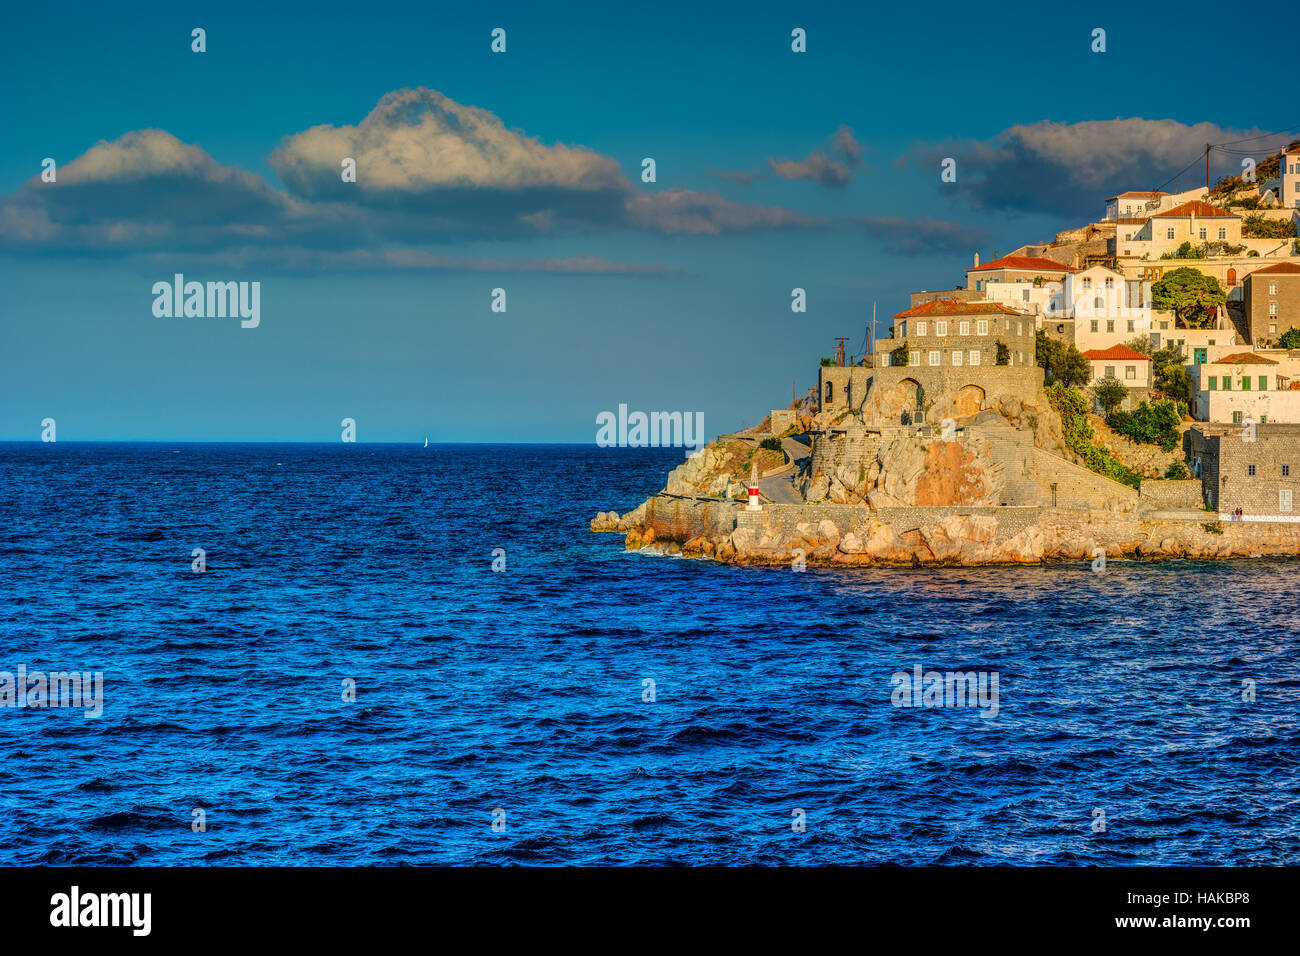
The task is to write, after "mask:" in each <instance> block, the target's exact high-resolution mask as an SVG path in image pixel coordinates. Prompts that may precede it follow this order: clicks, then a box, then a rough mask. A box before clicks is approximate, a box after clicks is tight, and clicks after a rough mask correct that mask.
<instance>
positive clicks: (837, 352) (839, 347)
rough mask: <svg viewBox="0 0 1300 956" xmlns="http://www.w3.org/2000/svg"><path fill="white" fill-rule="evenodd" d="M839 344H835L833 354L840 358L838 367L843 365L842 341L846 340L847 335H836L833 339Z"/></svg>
mask: <svg viewBox="0 0 1300 956" xmlns="http://www.w3.org/2000/svg"><path fill="white" fill-rule="evenodd" d="M835 341H836V342H838V343H839V345H837V346H835V356H836V358H838V359H839V360H840V368H843V367H844V343H845V342H847V341H848V337H847V336H838V337H837V338H836V339H835Z"/></svg>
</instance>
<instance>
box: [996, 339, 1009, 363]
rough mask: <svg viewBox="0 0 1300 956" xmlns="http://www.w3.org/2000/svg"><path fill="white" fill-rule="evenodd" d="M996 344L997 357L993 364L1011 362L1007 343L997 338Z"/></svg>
mask: <svg viewBox="0 0 1300 956" xmlns="http://www.w3.org/2000/svg"><path fill="white" fill-rule="evenodd" d="M997 346H998V357H997V359H996V362H995V364H997V365H1010V364H1011V349H1009V348H1007V343H1005V342H1003V341H1001V340H999V341H998V343H997Z"/></svg>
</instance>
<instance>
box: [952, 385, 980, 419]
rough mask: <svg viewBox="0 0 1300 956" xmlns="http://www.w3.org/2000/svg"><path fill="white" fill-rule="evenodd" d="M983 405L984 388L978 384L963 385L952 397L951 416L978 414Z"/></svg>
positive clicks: (963, 416) (959, 416)
mask: <svg viewBox="0 0 1300 956" xmlns="http://www.w3.org/2000/svg"><path fill="white" fill-rule="evenodd" d="M983 407H984V389H982V388H980V387H979V386H978V385H963V386H962V387H961V388H959V389H958V390H957V394H956V395H954V396H953V399H952V413H951V414H952V417H953V418H965V417H967V416H968V415H978V414H979V411H980V409H981V408H983Z"/></svg>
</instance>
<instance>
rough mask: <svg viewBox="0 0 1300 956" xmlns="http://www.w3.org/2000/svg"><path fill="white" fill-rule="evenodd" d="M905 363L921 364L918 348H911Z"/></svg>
mask: <svg viewBox="0 0 1300 956" xmlns="http://www.w3.org/2000/svg"><path fill="white" fill-rule="evenodd" d="M907 364H908V365H920V364H921V352H920V350H918V349H912V354H911V356H910V357H909V358H908V360H907Z"/></svg>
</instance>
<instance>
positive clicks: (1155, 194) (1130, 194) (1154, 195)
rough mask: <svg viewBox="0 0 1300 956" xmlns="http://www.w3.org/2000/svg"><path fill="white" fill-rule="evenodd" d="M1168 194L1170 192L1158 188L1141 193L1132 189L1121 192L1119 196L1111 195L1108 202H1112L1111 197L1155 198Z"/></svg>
mask: <svg viewBox="0 0 1300 956" xmlns="http://www.w3.org/2000/svg"><path fill="white" fill-rule="evenodd" d="M1168 195H1169V193H1162V192H1160V190H1158V189H1157V190H1156V191H1155V192H1149V193H1141V192H1137V193H1135V192H1132V191H1131V190H1130V191H1129V192H1126V193H1120V194H1119V195H1118V196H1111V197H1110V199H1107V200H1106V202H1110V200H1111V199H1128V198H1130V197H1131V198H1133V199H1155V198H1157V197H1159V196H1168Z"/></svg>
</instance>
